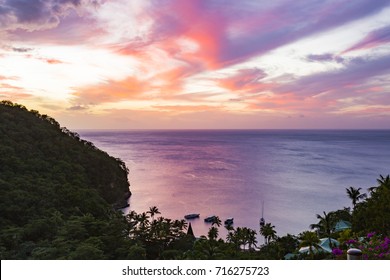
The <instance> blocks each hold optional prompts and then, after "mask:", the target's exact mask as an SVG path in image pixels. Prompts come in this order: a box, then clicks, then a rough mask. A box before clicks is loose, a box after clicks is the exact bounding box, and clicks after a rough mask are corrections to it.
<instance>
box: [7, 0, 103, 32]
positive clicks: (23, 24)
mask: <svg viewBox="0 0 390 280" xmlns="http://www.w3.org/2000/svg"><path fill="white" fill-rule="evenodd" d="M98 3H99V1H97V0H3V1H2V2H0V29H2V30H15V29H23V30H28V31H33V30H44V29H49V28H52V27H55V26H57V25H58V23H59V22H60V19H61V18H62V17H63V16H64V15H66V13H67V12H68V11H70V10H75V9H79V8H81V7H82V6H89V5H93V6H96V5H98Z"/></svg>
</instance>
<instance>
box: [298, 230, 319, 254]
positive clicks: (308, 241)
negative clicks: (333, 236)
mask: <svg viewBox="0 0 390 280" xmlns="http://www.w3.org/2000/svg"><path fill="white" fill-rule="evenodd" d="M299 240H301V243H300V244H299V245H300V246H301V247H306V246H308V247H309V253H310V255H311V256H312V257H313V256H314V251H313V248H316V249H320V248H321V247H320V245H319V243H320V239H319V238H318V236H317V234H316V233H315V232H312V231H304V232H302V233H301V234H300V235H299Z"/></svg>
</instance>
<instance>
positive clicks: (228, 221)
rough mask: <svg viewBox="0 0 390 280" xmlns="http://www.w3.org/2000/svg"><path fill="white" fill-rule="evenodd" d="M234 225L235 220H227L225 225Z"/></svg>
mask: <svg viewBox="0 0 390 280" xmlns="http://www.w3.org/2000/svg"><path fill="white" fill-rule="evenodd" d="M232 224H233V218H229V219H226V220H225V225H232Z"/></svg>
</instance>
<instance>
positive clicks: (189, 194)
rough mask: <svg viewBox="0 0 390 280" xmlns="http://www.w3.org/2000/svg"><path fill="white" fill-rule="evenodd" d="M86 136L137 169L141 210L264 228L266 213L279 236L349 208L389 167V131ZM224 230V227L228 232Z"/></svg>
mask: <svg viewBox="0 0 390 280" xmlns="http://www.w3.org/2000/svg"><path fill="white" fill-rule="evenodd" d="M80 134H81V136H82V137H83V138H84V139H87V140H89V141H91V142H93V143H94V144H95V145H96V146H97V147H99V148H101V149H103V150H105V151H107V152H108V153H109V154H111V155H113V156H115V157H120V158H121V159H123V160H124V161H125V162H126V164H127V166H128V167H129V169H130V183H131V191H132V193H133V196H132V197H131V198H130V205H131V206H130V208H131V209H132V210H135V211H137V212H142V211H147V210H148V209H149V207H150V206H157V207H158V208H159V209H160V211H161V212H162V214H163V216H165V217H169V218H173V219H182V218H183V216H184V215H185V214H189V213H200V214H201V216H200V218H199V219H194V220H192V221H191V223H192V226H193V229H194V232H195V234H196V235H202V234H206V233H207V230H208V228H209V224H206V223H204V221H203V219H204V218H205V217H207V216H210V215H218V216H219V217H220V218H221V220H224V219H226V218H228V217H234V225H235V226H247V227H251V228H253V229H255V230H258V229H259V219H260V217H261V203H262V201H264V202H265V207H264V208H265V210H264V217H265V219H266V221H267V222H271V223H272V224H273V225H275V226H276V230H277V233H278V234H279V235H281V234H285V233H287V232H288V233H293V234H296V233H299V232H301V231H303V230H306V229H308V225H309V224H311V223H314V222H316V218H315V214H316V213H322V211H331V210H336V209H340V208H342V207H344V206H350V204H351V203H350V201H349V200H348V198H347V196H346V194H345V188H346V187H349V186H355V187H362V188H363V189H366V188H368V187H370V186H372V185H374V184H375V180H376V178H377V177H378V176H379V174H388V173H389V172H390V171H389V169H388V166H390V149H388V147H389V146H390V145H389V144H390V131H287V130H259V131H256V130H249V131H125V132H124V131H109V132H107V131H105V132H102V131H82V132H81V133H80ZM225 232H226V231H224V230H223V229H221V233H222V235H223V236H224V235H225Z"/></svg>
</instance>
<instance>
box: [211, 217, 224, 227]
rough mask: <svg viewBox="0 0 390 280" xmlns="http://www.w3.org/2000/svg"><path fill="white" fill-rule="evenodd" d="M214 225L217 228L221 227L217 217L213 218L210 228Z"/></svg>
mask: <svg viewBox="0 0 390 280" xmlns="http://www.w3.org/2000/svg"><path fill="white" fill-rule="evenodd" d="M214 225H216V226H217V227H220V226H221V225H222V221H221V219H220V218H219V217H218V216H215V217H214V219H213V222H212V223H211V226H214Z"/></svg>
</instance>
